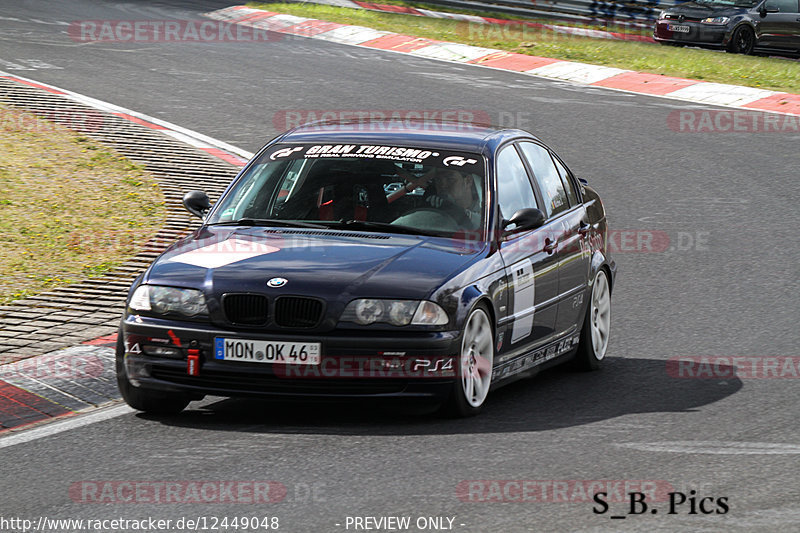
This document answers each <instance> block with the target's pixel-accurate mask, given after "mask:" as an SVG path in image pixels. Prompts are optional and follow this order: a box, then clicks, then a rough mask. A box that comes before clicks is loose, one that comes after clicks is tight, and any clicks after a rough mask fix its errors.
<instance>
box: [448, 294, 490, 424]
mask: <svg viewBox="0 0 800 533" xmlns="http://www.w3.org/2000/svg"><path fill="white" fill-rule="evenodd" d="M490 316H491V315H490V314H489V312H488V311H487V310H486V308H485V306H484V305H482V304H480V305H478V306H476V307H475V308H474V309H473V310H472V311H470V313H469V315H467V318H466V320H465V321H464V329H463V331H462V333H461V351H460V353H459V358H458V361H457V362H456V365H457V371H456V381H455V383H453V390H452V391H451V392H450V397H449V398H448V400H447V402H445V404H444V405H443V406H442V412H443V413H444V414H446V415H448V416H452V417H458V418H464V417H468V416H475V415H477V414H478V413H480V412H481V409H483V405H484V403H485V402H486V398H487V397H488V394H489V387H491V384H492V368H493V365H494V351H495V345H494V328H493V325H492V322H491V319H490V318H489V317H490ZM478 330H480V331H478ZM469 382H471V383H472V389H471V391H470V390H469V385H468V383H469ZM478 383H480V387H479V390H476V384H478ZM470 392H471V394H470ZM468 398H469V399H468Z"/></svg>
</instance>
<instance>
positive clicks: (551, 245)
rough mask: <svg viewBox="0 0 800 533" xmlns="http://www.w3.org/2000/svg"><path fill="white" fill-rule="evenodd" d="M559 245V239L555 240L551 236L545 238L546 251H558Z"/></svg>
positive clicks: (549, 252) (550, 252)
mask: <svg viewBox="0 0 800 533" xmlns="http://www.w3.org/2000/svg"><path fill="white" fill-rule="evenodd" d="M557 246H558V241H554V240H552V239H550V238H549V237H548V238H547V239H545V240H544V251H545V252H547V253H548V254H552V253H553V252H555V251H556V247H557Z"/></svg>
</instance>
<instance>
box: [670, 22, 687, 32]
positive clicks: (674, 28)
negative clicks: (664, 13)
mask: <svg viewBox="0 0 800 533" xmlns="http://www.w3.org/2000/svg"><path fill="white" fill-rule="evenodd" d="M669 29H670V31H674V32H675V33H689V30H690V29H691V28H690V27H689V26H681V25H678V24H670V25H669Z"/></svg>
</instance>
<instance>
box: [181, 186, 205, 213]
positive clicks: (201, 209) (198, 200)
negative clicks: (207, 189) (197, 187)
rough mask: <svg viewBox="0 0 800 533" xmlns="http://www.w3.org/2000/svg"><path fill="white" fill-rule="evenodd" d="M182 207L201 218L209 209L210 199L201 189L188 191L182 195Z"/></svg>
mask: <svg viewBox="0 0 800 533" xmlns="http://www.w3.org/2000/svg"><path fill="white" fill-rule="evenodd" d="M183 207H185V208H186V210H187V211H189V212H190V213H191V214H193V215H194V216H196V217H200V218H203V217H204V216H205V214H206V212H208V210H209V209H211V200H209V199H208V195H207V194H206V193H204V192H203V191H189V192H187V193H186V194H184V195H183Z"/></svg>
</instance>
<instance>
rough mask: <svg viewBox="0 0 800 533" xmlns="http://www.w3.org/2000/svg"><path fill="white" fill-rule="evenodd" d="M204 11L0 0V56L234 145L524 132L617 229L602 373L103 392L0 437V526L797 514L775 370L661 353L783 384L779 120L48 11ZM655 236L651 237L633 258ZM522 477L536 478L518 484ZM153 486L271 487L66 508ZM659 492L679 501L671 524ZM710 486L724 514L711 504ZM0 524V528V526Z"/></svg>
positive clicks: (457, 68) (760, 521) (792, 208)
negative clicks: (373, 134)
mask: <svg viewBox="0 0 800 533" xmlns="http://www.w3.org/2000/svg"><path fill="white" fill-rule="evenodd" d="M228 5H231V4H230V3H225V2H218V1H211V0H208V1H195V2H190V1H188V0H172V1H171V0H160V1H152V2H148V1H144V0H128V1H119V2H112V1H106V2H103V1H100V0H70V1H66V0H60V1H49V2H34V1H32V0H27V1H19V2H14V3H12V2H10V1H5V2H3V6H2V11H0V70H4V71H7V72H10V73H14V74H18V75H20V76H25V77H27V78H31V79H34V80H37V81H41V82H45V83H50V84H53V85H56V86H58V87H63V88H66V89H69V90H72V91H76V92H79V93H82V94H85V95H88V96H91V97H94V98H98V99H100V100H104V101H107V102H112V103H114V104H117V105H120V106H124V107H127V108H130V109H134V110H136V111H139V112H142V113H146V114H149V115H151V116H154V117H158V118H161V119H164V120H167V121H170V122H173V123H175V124H178V125H180V126H183V127H186V128H189V129H193V130H196V131H198V132H200V133H202V134H205V135H209V136H211V137H214V138H217V139H220V140H222V141H225V142H227V143H230V144H232V145H234V146H238V147H240V148H243V149H246V150H250V151H255V150H256V149H258V148H259V147H260V146H261V145H262V144H264V143H265V142H266V141H268V140H269V139H270V138H272V136H273V135H275V134H277V133H279V132H280V131H281V130H282V129H283V125H284V124H285V123H284V122H282V118H281V117H284V116H285V115H286V112H287V111H292V110H343V111H344V110H455V109H458V110H462V111H467V112H474V113H484V114H488V116H489V117H491V119H492V120H493V121H494V122H495V123H499V124H501V125H505V126H512V127H521V128H524V129H528V130H530V131H533V132H535V133H536V134H537V135H539V136H540V137H541V138H542V139H543V140H544V141H545V142H547V143H548V144H549V145H550V146H552V147H553V148H554V149H555V150H556V151H557V152H558V153H559V154H561V155H562V157H563V158H564V159H565V161H566V162H567V163H568V164H569V165H570V167H571V168H572V170H573V171H574V172H575V173H576V174H577V175H579V176H581V177H585V178H586V179H588V180H589V182H590V183H591V184H592V185H593V186H594V187H595V188H597V189H598V190H599V192H600V193H601V195H602V197H603V199H604V201H605V202H606V206H607V208H608V211H609V214H610V225H611V227H612V228H614V229H616V230H619V233H617V235H618V236H619V237H620V238H621V241H620V242H619V243H618V245H619V247H620V248H622V249H621V250H620V251H619V252H618V253H617V254H616V256H615V257H616V260H617V262H618V264H619V277H618V284H617V286H616V287H615V290H614V293H613V298H612V305H613V321H612V341H611V346H610V347H609V354H608V356H609V358H608V360H607V361H606V363H607V364H606V365H605V367H604V368H603V370H602V371H601V372H597V373H592V374H571V373H566V372H560V371H552V372H547V373H545V374H543V375H540V376H539V377H537V378H535V379H533V380H528V381H523V382H518V383H516V384H514V385H512V386H509V387H506V388H504V389H501V390H499V391H497V392H495V393H493V395H491V396H490V399H489V403H488V404H487V406H486V408H485V410H484V412H483V414H482V415H481V416H480V417H478V418H474V419H469V420H443V419H440V418H436V417H431V416H416V415H413V414H408V413H397V412H395V411H393V410H386V409H382V408H378V407H373V406H368V407H367V408H365V407H364V406H362V405H354V404H343V405H323V406H309V405H297V404H273V403H267V402H261V401H245V400H221V399H218V398H215V399H207V400H205V401H204V402H202V403H194V404H192V405H191V406H190V409H188V410H187V411H185V412H184V413H183V414H181V415H180V416H175V417H171V418H152V417H147V416H143V415H137V414H134V413H131V412H128V411H127V410H124V409H119V408H117V409H118V411H117V412H114V413H113V414H117V415H119V416H113V417H107V418H105V419H102V420H98V421H94V423H87V424H85V425H83V426H81V427H75V428H74V429H70V430H67V431H60V432H53V434H51V435H49V436H43V437H41V438H36V439H33V440H30V441H28V442H22V443H19V444H15V445H11V446H3V438H6V437H3V438H0V470H2V472H3V474H2V476H0V519H2V518H4V519H10V518H15V517H16V518H25V519H34V520H38V518H39V517H48V518H76V519H115V518H123V519H143V518H148V517H152V518H160V519H165V520H166V519H170V520H173V526H172V529H171V530H174V531H180V530H183V531H194V530H201V529H202V528H200V527H196V528H194V529H192V528H188V527H184V528H183V529H179V528H178V527H177V526H174V524H175V521H176V520H178V519H180V518H181V517H185V518H191V519H197V518H198V517H207V518H208V519H209V520H211V519H212V518H214V517H216V518H217V519H220V520H221V519H222V518H223V517H230V518H232V517H235V516H239V517H242V516H246V517H261V518H264V517H278V518H279V531H291V532H318V531H319V532H326V531H355V530H362V531H364V530H367V529H366V528H367V527H368V526H370V527H372V526H375V528H374V529H372V530H382V531H388V530H391V529H388V528H386V527H384V528H383V529H378V526H377V525H376V523H373V522H360V523H361V525H362V527H361V528H360V529H358V528H357V527H356V526H357V524H358V523H359V522H357V521H356V520H355V518H354V517H374V518H375V519H376V520H377V519H379V518H380V517H384V518H385V517H390V516H392V517H395V516H396V517H411V528H410V529H408V530H409V531H420V530H427V531H430V530H435V529H434V526H435V525H436V524H437V522H435V521H431V522H427V521H424V520H423V522H420V524H421V525H422V526H425V527H424V528H419V527H418V524H417V519H418V518H420V517H422V518H425V519H427V518H430V517H444V518H445V519H444V520H443V522H442V523H441V524H440V527H443V528H444V527H452V530H454V531H463V532H483V531H508V532H516V531H537V532H539V531H642V530H650V531H702V532H705V531H709V532H710V531H776V530H778V529H779V528H780V529H782V530H784V531H798V530H800V507H798V502H800V487H798V484H797V472H798V471H799V469H800V427H798V424H797V408H798V405H800V393H799V392H798V383H800V380H798V379H792V376H791V372H786V371H784V372H782V373H781V372H777V373H775V372H773V373H769V372H767V373H766V374H764V373H762V374H760V375H757V376H755V377H751V376H743V377H741V379H740V378H738V377H735V376H734V375H733V372H727V375H724V374H725V372H719V373H717V374H716V375H714V376H712V377H710V378H709V376H708V375H705V376H704V377H703V379H699V378H698V377H697V376H696V375H691V374H687V375H682V376H676V372H675V367H674V366H672V367H670V366H668V365H667V361H668V360H669V359H670V358H676V357H685V356H707V357H709V358H715V357H716V358H719V357H728V358H729V359H730V358H731V357H734V356H743V357H772V358H773V360H774V361H780V362H781V364H783V362H785V361H789V362H790V363H791V362H793V364H794V370H795V374H794V378H797V377H798V372H800V369H798V368H797V367H798V360H800V353H799V352H798V345H800V333H798V328H797V316H798V309H800V300H799V298H798V290H800V284H799V283H798V280H799V279H800V267H798V259H800V244H799V243H800V241H799V240H798V238H797V228H798V227H800V211H798V209H797V205H798V202H799V201H800V193H798V188H797V181H796V179H797V169H798V168H800V151H798V146H800V133H799V132H797V131H795V132H791V131H784V132H767V133H759V132H747V133H731V132H724V133H723V132H711V133H691V132H682V131H676V128H675V127H674V125H675V121H674V120H673V119H674V117H675V114H674V113H676V112H679V111H681V110H683V111H685V110H696V111H698V112H704V111H713V110H725V108H714V107H706V106H700V105H696V104H689V103H685V102H680V101H675V100H667V99H661V98H656V97H647V96H638V95H632V94H626V93H622V92H615V91H611V90H603V89H598V88H588V87H585V86H580V85H574V84H570V83H561V82H554V81H550V80H544V79H538V78H534V77H529V76H524V75H520V74H515V73H510V72H502V71H496V70H491V69H485V68H480V67H470V66H463V65H455V64H451V63H446V62H441V61H434V60H427V59H421V58H414V57H409V56H403V55H399V54H392V53H389V52H383V51H379V50H367V49H361V48H355V47H350V46H345V45H338V44H334V43H329V42H323V41H319V40H311V39H303V38H293V37H285V36H284V37H283V38H278V37H276V39H275V40H274V41H270V42H260V43H224V42H212V43H185V42H184V43H164V42H160V43H159V42H156V43H96V42H95V43H80V42H75V41H73V40H72V39H70V37H69V36H68V34H67V29H68V26H67V25H66V24H65V23H69V22H71V21H74V20H81V19H93V20H122V19H125V20H142V19H159V20H161V19H164V20H166V19H176V18H179V19H200V18H201V14H202V13H203V12H207V11H210V10H213V9H219V8H222V7H226V6H228ZM727 111H728V112H732V111H733V110H727ZM671 113H672V115H670V114H671ZM749 114H752V113H749ZM670 116H672V117H673V119H670V118H669V117H670ZM0 161H1V159H0ZM626 232H632V233H626ZM626 235H627V236H628V237H626ZM630 235H632V237H629V236H630ZM654 235H655V236H656V237H657V242H659V243H661V244H663V246H659V247H657V249H654V250H650V249H647V246H646V243H647V242H650V241H648V240H647V239H649V238H651V237H652V236H654ZM642 236H645V238H644V239H642V238H641V237H642ZM648 236H649V237H648ZM665 238H667V239H668V240H669V242H668V243H667V241H665V240H664V239H665ZM637 243H638V244H637ZM786 357H794V359H785V358H786ZM777 358H780V359H777ZM717 360H718V361H719V359H717ZM725 368H727V369H728V370H730V367H725V366H722V367H720V366H718V367H715V371H719V370H720V369H722V370H724V369H725ZM670 369H671V370H670ZM79 419H80V417H78V418H76V419H75V420H79ZM56 424H59V422H56ZM476 480H484V481H483V482H480V481H476ZM485 480H495V481H494V482H489V481H485ZM522 480H528V481H535V482H536V484H535V487H539V488H540V489H541V488H542V487H549V489H547V488H545V490H544V491H543V492H544V495H543V496H541V497H539V496H538V495H539V494H541V492H539V493H535V494H534V493H533V492H532V493H531V494H529V495H528V496H527V497H523V496H522V492H521V490H518V489H519V487H521V486H522V485H521V484H520V485H515V484H514V482H516V481H522ZM167 481H169V482H177V483H182V485H181V486H182V487H187V486H189V485H190V484H191V483H195V482H196V483H203V482H210V483H218V484H219V483H226V482H237V483H245V484H246V483H248V482H258V483H261V482H264V481H272V482H274V483H273V485H270V490H271V491H273V492H271V493H270V494H271V495H272V496H273V497H274V499H280V500H281V501H279V502H260V503H257V504H252V503H246V501H245V500H239V501H237V502H234V503H231V502H230V500H227V501H224V503H204V502H201V503H191V501H189V502H188V503H187V502H186V500H181V501H182V502H183V503H168V504H165V503H147V502H144V501H125V500H126V499H127V497H120V496H121V495H122V496H125V495H129V494H130V492H125V491H117V492H114V494H116V496H114V497H113V498H111V500H103V501H113V502H114V503H94V502H93V501H91V494H95V493H93V492H92V491H93V490H98V491H100V492H102V491H103V490H105V489H106V488H108V487H110V486H112V485H113V487H116V488H119V486H120V485H119V483H121V482H132V483H133V482H139V483H143V484H144V485H143V486H145V487H149V489H148V490H152V487H154V486H156V485H157V483H158V482H167ZM107 482H113V483H116V484H115V485H114V484H111V485H109V484H108V483H107ZM593 482H600V483H603V484H605V486H609V487H612V489H611V490H609V491H608V492H609V493H610V494H609V497H608V499H609V501H610V502H611V503H610V508H609V510H608V512H606V513H604V514H597V513H595V512H593V509H599V508H600V506H599V505H598V504H596V503H595V502H593V501H592V499H591V497H588V498H587V497H582V496H581V491H582V490H583V489H585V488H586V487H589V486H594V485H592V483H593ZM92 483H94V485H93V484H92ZM103 483H106V485H104V484H103ZM626 483H627V485H626ZM527 486H528V487H532V486H534V485H531V484H530V483H529V485H527ZM554 487H557V489H555V490H553V489H554ZM565 487H566V488H565ZM620 487H623V489H624V487H628V489H630V490H632V491H637V490H639V488H641V487H645V488H652V487H656V488H657V491H661V492H659V494H660V497H658V494H657V497H656V498H655V501H654V502H651V504H650V507H653V506H655V507H656V508H658V513H657V514H655V513H653V512H651V510H652V509H648V510H647V512H646V513H642V514H641V515H638V514H628V515H626V513H627V512H628V511H629V510H630V507H629V504H628V502H627V500H625V501H622V499H623V498H622V497H617V498H616V502H615V501H614V500H615V496H614V492H615V491H616V490H618V489H619V488H620ZM116 488H115V489H114V490H115V491H116ZM262 488H263V487H262ZM284 489H285V491H286V493H285V495H283V492H282V491H283V490H284ZM109 490H111V489H109ZM143 490H144V489H143ZM498 490H499V491H500V492H497V491H498ZM692 490H694V491H696V493H695V494H694V495H691V493H690V491H692ZM492 491H494V492H492ZM504 491H505V492H504ZM669 491H672V492H683V493H685V494H686V496H687V502H686V503H685V504H683V505H681V506H678V507H677V514H669V513H668V511H669V502H668V499H667V497H666V496H665V495H664V494H665V492H669ZM112 492H113V491H112ZM534 492H535V491H534ZM622 492H625V490H622ZM123 493H124V494H123ZM98 494H99V492H98ZM281 496H282V497H281ZM690 497H691V498H696V500H695V501H696V502H699V501H700V499H701V498H704V497H710V498H713V499H714V502H713V504H708V503H707V504H706V506H705V509H707V510H708V509H710V510H711V512H710V513H709V514H704V513H702V512H700V511H697V512H696V513H695V514H691V513H690V511H691V508H690V502H689V498H690ZM720 498H726V500H724V501H727V504H728V506H729V510H728V511H727V512H724V513H723V512H717V511H720V510H721V507H719V505H718V502H719V499H720ZM134 500H135V498H134ZM223 500H224V499H223ZM501 500H502V501H501ZM520 500H523V501H520ZM636 510H637V511H638V510H641V509H640V508H636ZM612 515H615V516H627V518H626V519H612V518H610V517H611V516H612ZM348 517H349V519H348ZM446 518H451V519H453V521H452V525H451V526H449V524H450V522H449V521H448V520H447V519H446ZM206 524H207V525H208V526H210V525H211V522H207V523H206ZM381 524H382V525H383V526H386V525H387V524H388V523H381ZM4 528H5V529H4ZM236 529H237V528H233V527H229V528H228V530H229V531H233V530H236ZM0 530H2V531H16V530H17V529H14V528H13V527H7V528H6V527H5V526H4V523H3V522H2V520H0ZM52 530H53V531H57V530H59V529H52ZM61 530H72V529H66V528H65V529H61ZM75 530H77V529H75ZM118 530H122V529H120V528H117V529H114V528H112V527H108V528H107V529H104V531H118ZM207 530H210V529H207ZM220 530H221V529H220ZM239 530H240V531H241V530H242V529H241V528H239ZM247 530H248V531H263V530H264V529H263V528H253V529H247ZM395 530H397V529H395ZM400 530H405V529H400Z"/></svg>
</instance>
